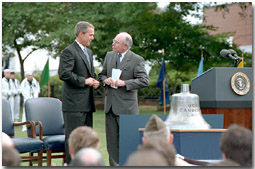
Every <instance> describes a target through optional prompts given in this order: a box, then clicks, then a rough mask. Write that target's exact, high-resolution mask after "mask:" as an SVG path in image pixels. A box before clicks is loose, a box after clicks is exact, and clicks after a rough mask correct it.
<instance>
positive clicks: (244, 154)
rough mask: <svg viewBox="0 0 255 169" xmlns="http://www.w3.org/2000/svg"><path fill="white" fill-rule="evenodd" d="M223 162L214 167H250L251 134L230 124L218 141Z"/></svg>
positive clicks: (243, 128)
mask: <svg viewBox="0 0 255 169" xmlns="http://www.w3.org/2000/svg"><path fill="white" fill-rule="evenodd" d="M220 150H221V151H222V153H223V161H222V162H220V163H217V164H212V165H214V166H238V165H241V166H251V165H252V132H251V130H249V129H247V128H245V127H242V126H240V125H237V124H232V125H230V126H229V127H228V130H227V131H226V132H224V133H223V134H222V136H221V140H220Z"/></svg>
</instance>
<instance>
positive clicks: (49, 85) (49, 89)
mask: <svg viewBox="0 0 255 169" xmlns="http://www.w3.org/2000/svg"><path fill="white" fill-rule="evenodd" d="M48 97H50V81H49V82H48Z"/></svg>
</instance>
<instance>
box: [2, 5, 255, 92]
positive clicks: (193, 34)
mask: <svg viewBox="0 0 255 169" xmlns="http://www.w3.org/2000/svg"><path fill="white" fill-rule="evenodd" d="M200 8H201V4H200V3H197V2H171V3H169V5H168V6H167V8H166V9H159V8H158V7H157V4H156V3H155V2H128V3H127V2H126V3H120V2H100V3H99V2H96V3H95V2H89V3H88V2H84V3H80V2H72V3H71V2H54V3H53V2H47V3H43V2H25V3H24V2H22V3H21V2H3V3H2V13H3V15H2V16H3V17H2V19H3V22H2V25H3V27H2V28H3V41H2V42H3V54H4V55H5V56H10V57H12V56H14V54H15V52H17V54H18V56H19V59H20V64H21V77H22V79H23V78H24V67H23V65H24V61H25V60H26V58H27V57H29V56H30V55H31V54H32V53H33V52H34V51H36V50H38V49H46V50H48V51H49V54H50V55H51V56H52V57H58V56H59V54H60V53H61V51H62V50H63V49H64V48H65V47H66V46H68V45H69V44H70V43H72V42H73V41H74V39H75V36H74V26H75V24H76V23H77V22H78V21H81V20H83V21H84V20H85V21H89V22H91V23H92V24H93V25H94V26H95V40H94V41H93V42H92V44H91V48H92V51H93V53H94V54H95V55H96V56H97V57H96V59H97V60H98V61H99V62H101V63H102V62H103V60H104V57H105V54H106V52H107V51H110V50H112V49H111V46H112V39H113V38H114V37H115V36H116V34H117V33H119V32H122V31H125V32H129V33H130V34H131V35H132V37H133V41H134V46H133V47H132V50H133V51H134V52H136V53H138V54H139V55H141V56H143V57H144V58H145V60H147V61H150V62H151V63H152V65H155V66H154V68H155V69H159V67H160V63H161V58H162V56H161V53H160V50H161V49H165V60H166V66H167V70H168V71H169V75H168V76H169V84H170V86H171V89H172V90H171V91H172V93H175V92H176V89H177V86H178V85H177V84H179V83H181V82H183V81H187V78H189V80H191V79H192V78H193V77H192V76H194V75H195V73H196V71H197V67H198V63H199V61H200V58H201V53H203V57H204V70H206V69H209V68H211V67H213V66H229V65H230V63H229V61H228V60H226V59H224V58H222V57H218V56H219V53H220V50H221V49H223V48H230V46H229V44H228V43H227V41H226V40H225V39H226V37H227V35H226V34H222V35H217V36H210V35H209V34H208V33H207V30H208V29H212V27H210V26H203V25H191V24H190V23H188V22H187V21H185V19H184V17H185V16H187V15H190V14H191V11H197V10H199V9H200ZM196 17H201V16H196ZM27 48H29V50H30V52H28V53H27V54H25V55H24V56H22V54H21V51H22V50H24V49H27ZM232 48H233V49H234V50H236V51H237V52H238V53H240V50H237V48H236V46H233V47H232ZM247 62H250V61H249V60H247ZM231 66H232V63H231ZM153 78H154V81H155V77H153ZM153 78H152V79H153Z"/></svg>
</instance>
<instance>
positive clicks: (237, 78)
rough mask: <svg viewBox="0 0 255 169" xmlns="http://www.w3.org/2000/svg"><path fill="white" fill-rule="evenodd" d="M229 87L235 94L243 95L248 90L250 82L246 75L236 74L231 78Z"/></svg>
mask: <svg viewBox="0 0 255 169" xmlns="http://www.w3.org/2000/svg"><path fill="white" fill-rule="evenodd" d="M231 87H232V90H233V91H234V92H235V93H236V94H238V95H241V96H242V95H245V94H247V93H248V92H249V90H250V80H249V78H248V76H247V75H246V74H244V73H242V72H237V73H235V74H234V75H233V76H232V78H231Z"/></svg>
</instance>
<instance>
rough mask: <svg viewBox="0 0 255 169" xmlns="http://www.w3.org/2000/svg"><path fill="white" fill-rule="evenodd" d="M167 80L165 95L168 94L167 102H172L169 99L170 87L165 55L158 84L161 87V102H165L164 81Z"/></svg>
mask: <svg viewBox="0 0 255 169" xmlns="http://www.w3.org/2000/svg"><path fill="white" fill-rule="evenodd" d="M164 80H165V95H166V104H170V99H169V88H168V85H167V81H166V66H165V56H163V60H162V64H161V67H160V71H159V75H158V80H157V86H158V87H159V88H160V91H161V92H160V102H161V103H164V95H163V81H164Z"/></svg>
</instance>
